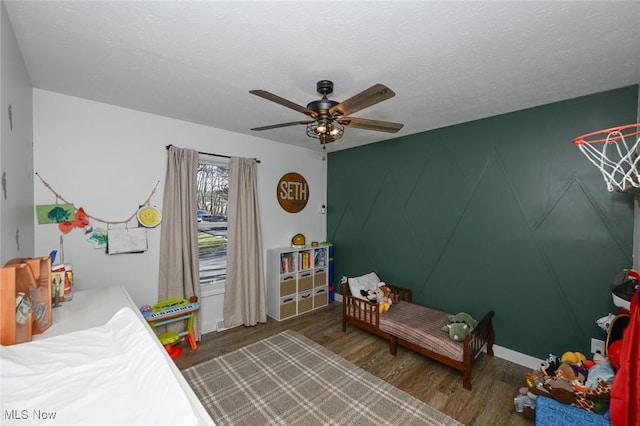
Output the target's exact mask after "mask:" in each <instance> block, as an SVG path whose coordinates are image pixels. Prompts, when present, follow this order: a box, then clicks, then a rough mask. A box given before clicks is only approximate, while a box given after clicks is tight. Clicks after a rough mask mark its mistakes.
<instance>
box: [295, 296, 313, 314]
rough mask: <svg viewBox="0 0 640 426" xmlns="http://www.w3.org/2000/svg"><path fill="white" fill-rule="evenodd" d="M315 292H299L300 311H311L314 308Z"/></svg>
mask: <svg viewBox="0 0 640 426" xmlns="http://www.w3.org/2000/svg"><path fill="white" fill-rule="evenodd" d="M312 295H313V293H312V292H311V291H307V292H304V293H298V313H299V314H301V313H303V312H307V311H310V310H311V309H313V297H312Z"/></svg>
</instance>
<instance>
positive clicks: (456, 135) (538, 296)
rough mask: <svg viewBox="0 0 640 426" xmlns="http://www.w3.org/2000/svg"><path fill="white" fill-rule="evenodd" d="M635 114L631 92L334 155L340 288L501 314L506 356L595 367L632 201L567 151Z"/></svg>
mask: <svg viewBox="0 0 640 426" xmlns="http://www.w3.org/2000/svg"><path fill="white" fill-rule="evenodd" d="M637 115H638V86H637V85H635V86H630V87H624V88H620V89H617V90H612V91H608V92H603V93H598V94H594V95H590V96H585V97H581V98H577V99H571V100H567V101H563V102H558V103H553V104H548V105H544V106H540V107H536V108H531V109H526V110H522V111H516V112H513V113H509V114H504V115H500V116H495V117H490V118H487V119H482V120H477V121H473V122H468V123H464V124H459V125H455V126H450V127H446V128H441V129H437V130H432V131H428V132H424V133H419V134H414V135H410V136H405V137H401V138H396V139H391V140H387V141H384V142H379V143H375V144H371V145H365V146H361V147H357V148H353V149H348V150H343V151H337V152H334V153H330V154H329V156H328V186H327V191H328V203H327V235H328V238H329V241H332V242H333V243H334V244H335V255H334V259H335V260H334V262H335V264H334V266H335V277H336V282H339V279H340V277H341V276H343V275H344V276H357V275H361V274H364V273H367V272H370V271H376V272H377V273H378V274H379V275H380V276H381V278H382V279H383V281H386V282H388V283H390V284H397V285H400V286H404V287H408V288H411V289H412V290H413V294H414V301H415V302H416V303H418V304H423V305H427V306H430V307H434V308H436V309H440V310H443V311H446V312H451V313H456V312H462V311H464V312H468V313H470V314H471V315H473V316H474V317H476V318H478V319H479V318H480V317H481V316H482V315H483V314H484V313H485V312H487V311H488V310H490V309H493V310H494V311H495V312H496V316H495V320H494V327H495V331H496V343H497V344H498V345H500V346H503V347H506V348H509V349H512V350H514V351H517V352H521V353H525V354H528V355H531V356H534V357H538V358H545V357H546V356H547V354H548V353H549V352H554V353H558V354H562V353H563V352H565V351H581V352H583V353H584V354H585V355H587V356H589V349H590V339H591V337H600V338H602V337H603V336H602V335H599V329H598V327H597V326H596V324H595V321H596V319H598V318H600V317H602V316H604V315H606V314H607V313H609V312H615V307H614V305H613V303H612V301H611V294H610V283H611V282H612V281H613V278H614V277H615V275H616V274H617V273H618V272H619V271H620V270H621V269H623V268H629V267H631V266H632V262H633V253H632V245H633V208H634V199H633V196H631V195H628V194H621V193H616V192H614V193H609V192H607V190H606V186H605V183H604V181H603V179H602V175H601V174H600V171H599V170H598V169H597V168H596V167H595V166H593V165H592V164H591V163H589V161H588V160H587V159H586V157H585V156H584V155H583V154H582V153H581V152H580V151H579V150H578V148H577V147H576V146H575V145H573V144H572V143H571V141H572V140H573V138H574V137H576V136H578V135H581V134H584V133H587V132H590V131H595V130H599V129H602V128H608V127H613V126H617V125H623V124H629V123H635V122H636V121H637ZM400 121H401V120H400ZM345 137H348V134H346V135H345Z"/></svg>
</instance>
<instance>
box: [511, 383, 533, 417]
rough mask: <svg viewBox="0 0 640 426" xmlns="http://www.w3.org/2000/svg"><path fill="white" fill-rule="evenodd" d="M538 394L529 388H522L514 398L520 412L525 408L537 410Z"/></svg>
mask: <svg viewBox="0 0 640 426" xmlns="http://www.w3.org/2000/svg"><path fill="white" fill-rule="evenodd" d="M537 398H538V396H537V395H536V394H534V393H531V392H529V388H520V389H519V391H518V395H517V396H516V397H515V398H514V399H513V405H514V407H515V409H516V411H517V412H518V413H522V412H523V411H524V409H525V408H531V409H532V410H535V408H536V399H537Z"/></svg>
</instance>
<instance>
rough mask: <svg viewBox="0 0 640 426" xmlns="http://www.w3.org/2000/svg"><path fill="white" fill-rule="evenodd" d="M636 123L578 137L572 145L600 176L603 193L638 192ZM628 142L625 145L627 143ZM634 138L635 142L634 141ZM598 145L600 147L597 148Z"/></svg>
mask: <svg viewBox="0 0 640 426" xmlns="http://www.w3.org/2000/svg"><path fill="white" fill-rule="evenodd" d="M638 135H640V123H636V124H627V125H625V126H618V127H611V128H609V129H603V130H598V131H597V132H591V133H587V134H584V135H582V136H578V137H577V138H575V139H573V143H574V145H577V146H578V148H580V151H581V152H582V153H583V154H584V155H585V156H586V157H587V159H588V160H589V161H590V162H591V163H592V164H593V165H594V166H596V167H597V168H598V169H600V172H601V173H602V177H603V178H604V181H605V183H606V184H607V191H609V192H613V190H617V191H621V192H636V193H638V192H640V170H638V163H640V155H639V152H638V148H639V146H640V136H638ZM627 139H629V144H631V145H629V144H627ZM634 139H635V141H634ZM598 144H602V148H600V147H599V146H597V145H598Z"/></svg>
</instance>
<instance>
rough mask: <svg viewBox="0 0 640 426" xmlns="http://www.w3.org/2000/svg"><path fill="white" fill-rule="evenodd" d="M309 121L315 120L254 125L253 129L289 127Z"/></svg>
mask: <svg viewBox="0 0 640 426" xmlns="http://www.w3.org/2000/svg"><path fill="white" fill-rule="evenodd" d="M309 123H313V120H310V121H291V122H289V123H280V124H271V125H270V126H262V127H254V128H253V129H251V130H269V129H277V128H278V127H289V126H295V125H296V124H309Z"/></svg>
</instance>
